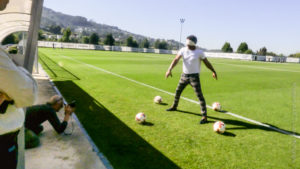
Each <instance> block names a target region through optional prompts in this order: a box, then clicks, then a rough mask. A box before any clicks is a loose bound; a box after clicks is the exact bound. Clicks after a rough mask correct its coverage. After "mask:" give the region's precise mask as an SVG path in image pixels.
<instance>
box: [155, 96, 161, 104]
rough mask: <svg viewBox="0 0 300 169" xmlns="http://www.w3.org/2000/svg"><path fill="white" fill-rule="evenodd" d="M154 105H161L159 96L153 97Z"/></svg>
mask: <svg viewBox="0 0 300 169" xmlns="http://www.w3.org/2000/svg"><path fill="white" fill-rule="evenodd" d="M154 103H157V104H160V103H162V98H161V97H160V96H155V97H154Z"/></svg>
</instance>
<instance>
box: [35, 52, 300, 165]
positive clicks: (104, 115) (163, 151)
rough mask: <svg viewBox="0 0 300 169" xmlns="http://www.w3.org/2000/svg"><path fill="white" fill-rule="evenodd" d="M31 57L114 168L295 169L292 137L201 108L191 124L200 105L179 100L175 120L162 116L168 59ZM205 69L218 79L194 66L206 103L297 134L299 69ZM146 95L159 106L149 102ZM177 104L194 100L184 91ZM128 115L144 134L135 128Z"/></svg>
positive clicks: (231, 65) (223, 65) (170, 87)
mask: <svg viewBox="0 0 300 169" xmlns="http://www.w3.org/2000/svg"><path fill="white" fill-rule="evenodd" d="M39 57H40V63H41V64H42V66H43V68H44V69H45V70H46V71H47V73H48V74H49V76H50V77H51V79H52V80H53V81H54V83H55V85H56V86H57V87H58V89H59V90H60V91H61V93H62V94H63V96H64V97H65V98H66V99H67V100H68V101H71V100H74V99H75V100H77V103H78V106H77V110H76V115H77V117H78V118H79V120H80V122H81V123H82V124H83V126H84V128H85V129H86V131H87V132H88V134H89V135H90V136H91V138H92V139H93V141H94V142H95V143H96V145H97V146H98V148H99V149H100V151H101V152H102V153H103V154H104V155H105V156H106V157H107V159H108V160H109V161H110V163H111V164H112V166H113V167H114V168H116V169H121V168H122V169H123V168H124V169H144V168H153V169H169V168H185V169H195V168H212V169H213V168H216V169H219V168H237V169H240V168H247V169H250V168H253V169H258V168H261V169H268V168H270V169H274V168H282V169H288V168H300V139H297V138H295V137H293V136H290V135H286V134H282V133H279V132H277V131H274V130H272V129H269V128H266V127H262V126H259V125H256V124H254V123H251V122H249V121H245V120H243V119H240V118H236V117H233V116H230V115H228V114H225V113H222V112H214V111H212V110H211V109H208V116H209V118H208V120H209V123H208V124H204V125H200V124H199V121H200V119H201V116H200V106H199V105H198V104H195V103H193V102H191V101H188V100H183V99H181V100H180V103H179V107H178V109H179V111H176V112H167V111H165V109H167V108H169V107H170V106H171V105H172V102H173V97H174V96H172V95H170V93H175V89H176V87H177V83H178V81H179V77H180V74H181V68H182V65H181V64H182V63H181V62H180V63H179V64H178V66H177V67H176V68H175V69H174V70H173V78H168V79H165V77H164V74H165V72H166V70H167V68H168V67H169V65H170V63H171V61H172V59H173V58H174V55H165V54H146V53H126V52H108V51H92V50H71V49H50V48H48V49H47V48H40V49H39ZM209 60H210V61H211V63H212V64H213V66H214V67H215V69H216V71H217V72H218V77H219V79H218V80H217V81H216V80H214V79H213V78H212V74H211V72H210V71H209V70H208V69H207V68H206V67H205V66H204V64H202V68H201V69H202V72H201V75H200V79H201V85H202V90H203V93H204V97H205V99H206V102H207V104H209V105H211V104H212V103H213V102H214V101H219V102H220V103H221V105H222V109H223V110H224V111H229V112H232V113H235V114H238V115H240V116H243V117H247V118H249V119H253V120H256V121H259V122H262V123H265V124H269V125H271V126H274V127H276V128H278V129H281V130H285V131H287V132H294V133H296V134H298V135H299V133H300V126H299V124H300V64H285V63H284V64H279V63H277V64H276V63H264V62H250V61H239V60H230V59H210V58H209ZM167 92H170V93H167ZM156 95H160V96H162V98H163V102H164V103H163V104H161V105H158V104H155V103H153V98H154V97H155V96H156ZM182 96H183V97H185V98H188V99H192V100H197V97H196V95H195V93H194V91H193V89H192V88H191V87H190V86H188V87H187V88H186V89H185V90H184V92H183V94H182ZM138 112H144V113H145V114H146V115H147V123H146V125H139V124H137V123H136V122H135V120H134V118H135V115H136V114H137V113H138ZM215 121H223V122H225V124H226V129H227V130H226V132H225V133H224V134H222V135H221V134H217V133H214V132H213V129H212V126H213V123H214V122H215Z"/></svg>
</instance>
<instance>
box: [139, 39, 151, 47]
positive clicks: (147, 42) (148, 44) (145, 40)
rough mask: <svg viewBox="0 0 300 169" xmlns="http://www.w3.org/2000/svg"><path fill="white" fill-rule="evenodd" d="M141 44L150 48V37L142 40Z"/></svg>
mask: <svg viewBox="0 0 300 169" xmlns="http://www.w3.org/2000/svg"><path fill="white" fill-rule="evenodd" d="M141 46H142V48H149V47H150V43H149V41H148V39H144V40H143V41H142V44H141Z"/></svg>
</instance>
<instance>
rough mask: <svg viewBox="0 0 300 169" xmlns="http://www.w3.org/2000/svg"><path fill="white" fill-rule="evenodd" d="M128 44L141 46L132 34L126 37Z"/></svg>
mask: <svg viewBox="0 0 300 169" xmlns="http://www.w3.org/2000/svg"><path fill="white" fill-rule="evenodd" d="M126 46H129V47H133V48H137V47H139V45H138V43H137V41H135V40H134V39H133V37H132V36H129V37H128V38H127V39H126Z"/></svg>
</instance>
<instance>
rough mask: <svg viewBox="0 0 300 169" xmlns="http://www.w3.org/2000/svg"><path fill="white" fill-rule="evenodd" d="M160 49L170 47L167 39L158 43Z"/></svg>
mask: <svg viewBox="0 0 300 169" xmlns="http://www.w3.org/2000/svg"><path fill="white" fill-rule="evenodd" d="M158 48H159V49H168V43H167V42H166V41H162V42H160V43H159V45H158Z"/></svg>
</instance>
